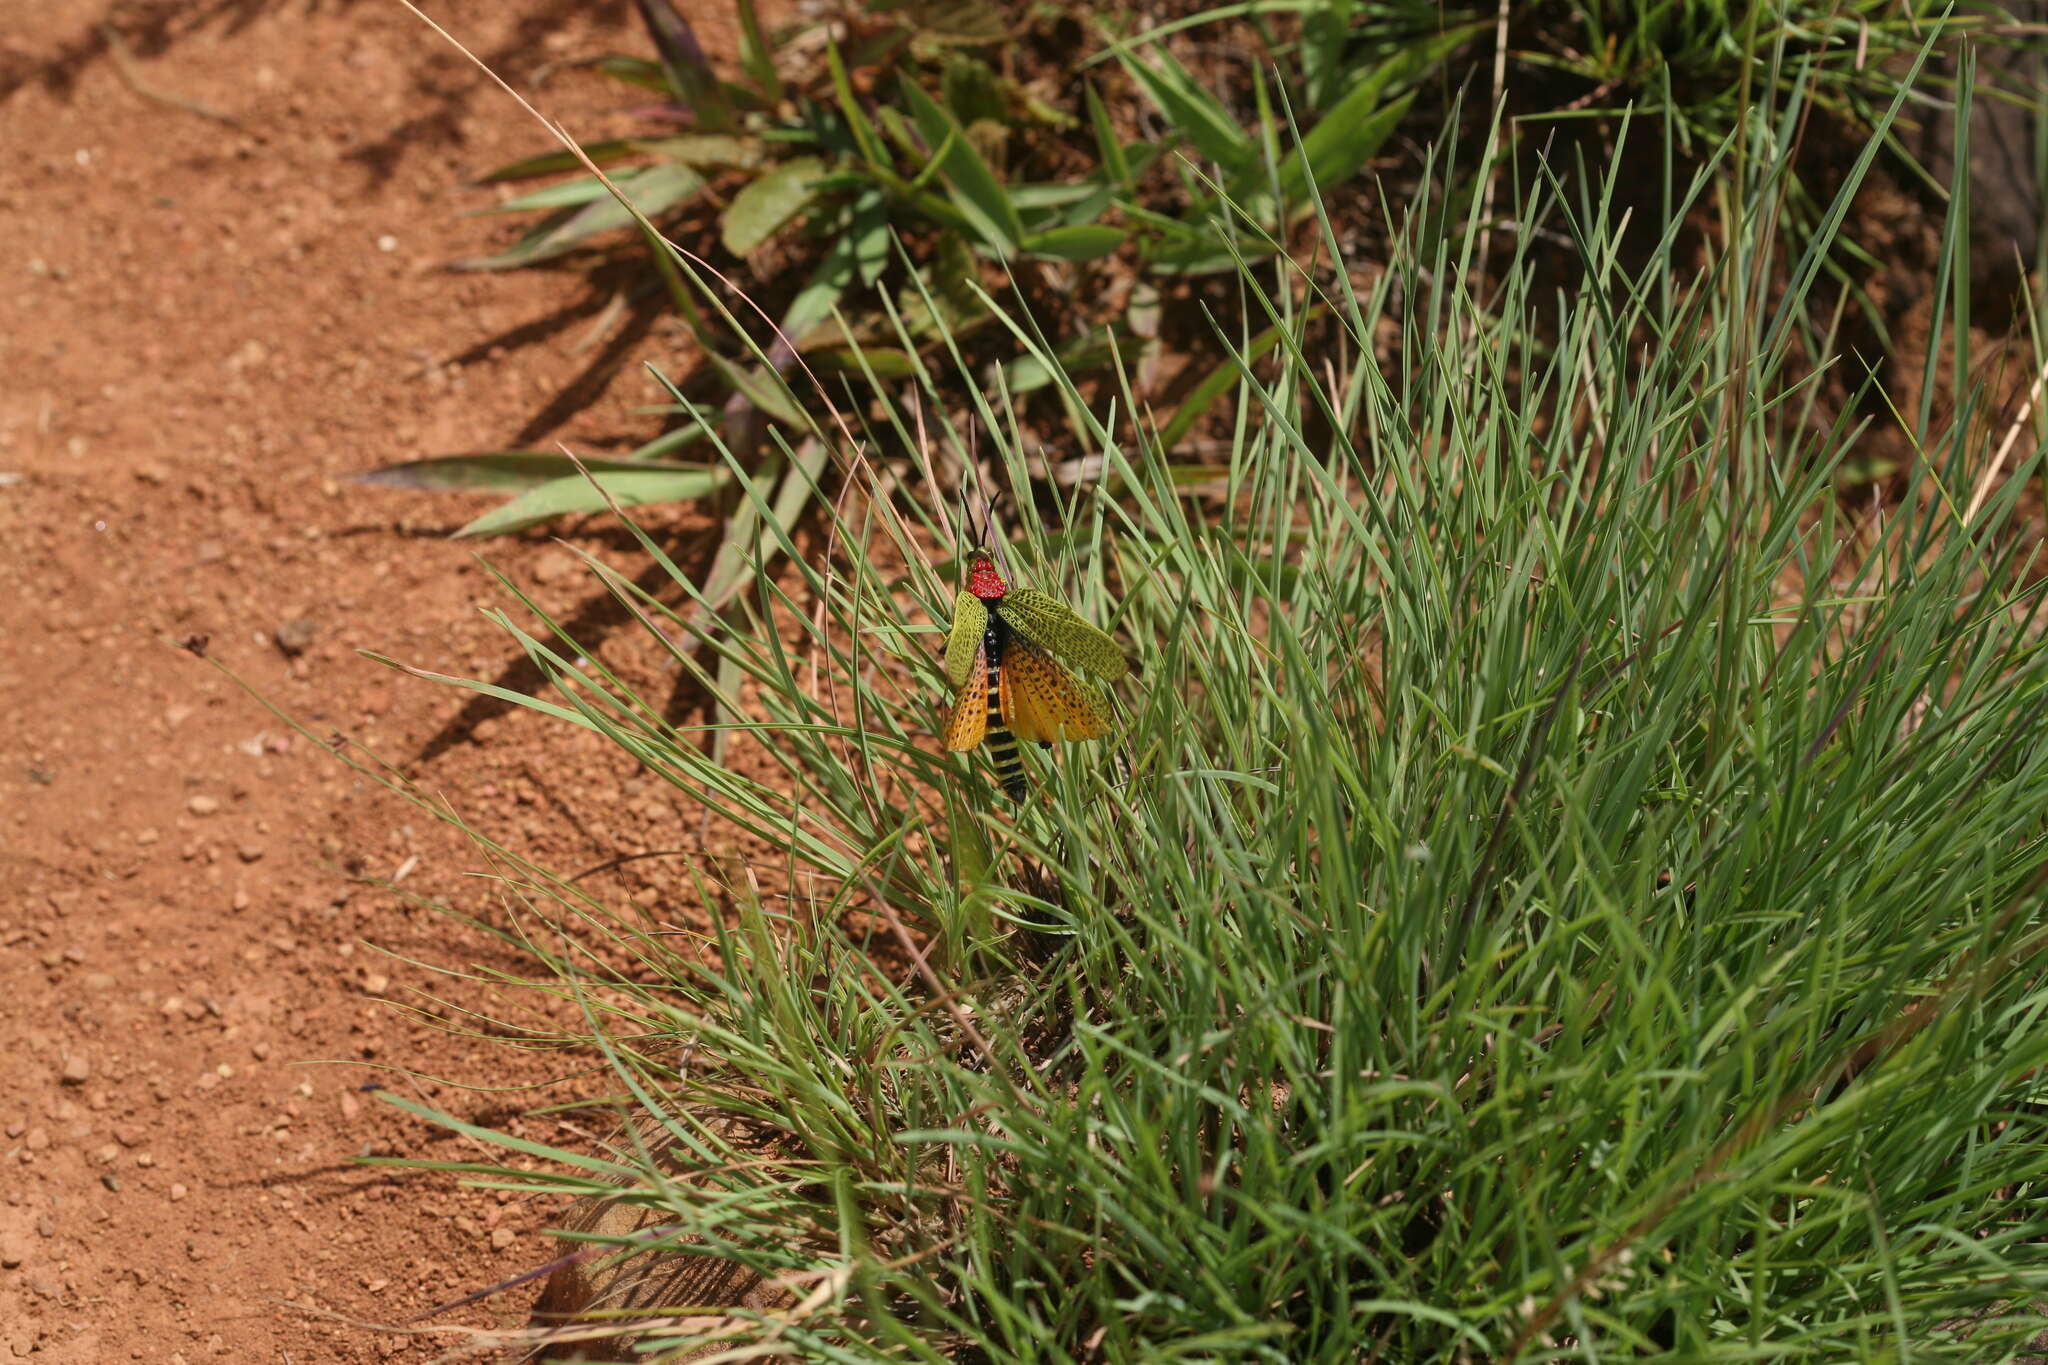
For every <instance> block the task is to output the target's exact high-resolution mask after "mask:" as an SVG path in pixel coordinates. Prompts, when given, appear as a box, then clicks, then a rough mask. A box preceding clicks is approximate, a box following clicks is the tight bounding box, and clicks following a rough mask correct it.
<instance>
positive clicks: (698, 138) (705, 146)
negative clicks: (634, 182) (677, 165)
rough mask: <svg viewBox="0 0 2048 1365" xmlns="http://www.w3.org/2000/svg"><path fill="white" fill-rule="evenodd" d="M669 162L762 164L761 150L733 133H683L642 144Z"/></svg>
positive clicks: (715, 164) (729, 164)
mask: <svg viewBox="0 0 2048 1365" xmlns="http://www.w3.org/2000/svg"><path fill="white" fill-rule="evenodd" d="M640 145H641V146H642V147H644V148H645V149H646V150H647V151H649V152H652V153H654V154H655V155H657V156H659V157H661V158H662V159H663V160H665V161H680V162H682V163H683V164H684V165H685V166H743V167H744V166H755V165H758V164H760V161H761V147H760V144H759V143H757V142H753V141H750V140H748V139H747V138H743V137H734V136H733V135H732V134H730V133H682V134H679V135H677V136H675V137H663V138H655V139H652V140H651V141H648V142H643V143H641V144H640Z"/></svg>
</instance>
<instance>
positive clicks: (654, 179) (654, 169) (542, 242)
mask: <svg viewBox="0 0 2048 1365" xmlns="http://www.w3.org/2000/svg"><path fill="white" fill-rule="evenodd" d="M619 188H620V189H621V190H622V191H624V192H625V193H626V195H627V197H628V198H630V199H631V200H632V201H633V203H634V204H635V205H636V206H637V207H638V208H639V210H640V212H642V213H644V214H646V215H648V216H649V217H653V216H654V215H655V214H658V213H663V212H666V211H667V210H669V209H672V208H674V207H675V206H676V205H677V204H680V203H682V202H683V201H684V200H686V199H688V198H690V197H691V196H692V195H694V194H696V193H697V192H698V191H700V190H702V189H703V188H704V177H703V176H701V175H698V174H697V173H696V172H695V171H693V170H691V169H690V168H689V167H688V166H681V165H676V164H674V163H670V164H667V165H661V166H650V167H648V168H647V170H645V171H643V172H642V173H641V174H639V175H636V176H634V177H633V178H632V179H631V180H630V181H627V182H626V183H625V184H622V185H620V186H619ZM633 225H634V218H633V215H632V212H631V211H630V210H628V209H627V208H626V206H625V205H624V204H622V203H620V202H619V201H618V200H617V199H616V198H613V197H612V196H610V195H607V196H606V197H605V198H603V199H602V200H599V201H597V202H595V203H591V204H587V205H585V206H584V207H582V208H580V209H577V210H575V211H574V212H570V213H568V215H567V216H566V217H564V216H560V215H557V216H556V217H553V218H550V219H547V220H545V221H543V222H542V223H540V224H539V225H537V226H536V227H535V228H534V229H533V230H531V231H529V232H528V233H527V234H526V235H525V236H524V237H521V238H520V239H519V241H518V242H516V243H514V244H513V245H512V246H511V247H509V248H507V249H506V250H504V251H501V252H498V253H497V254H496V255H493V256H481V257H475V258H472V259H470V260H464V261H457V262H456V263H455V268H456V269H458V270H511V269H515V268H517V267H519V266H523V265H532V264H534V263H535V262H536V261H544V260H547V259H548V258H549V257H552V256H559V255H561V254H562V253H563V252H565V251H569V250H572V249H574V248H575V247H576V246H578V245H580V244H581V243H582V242H583V241H584V240H585V239H586V238H589V237H594V236H596V235H597V234H599V233H601V232H609V231H611V230H612V229H614V228H622V227H631V226H633Z"/></svg>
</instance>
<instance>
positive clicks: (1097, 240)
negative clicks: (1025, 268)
mask: <svg viewBox="0 0 2048 1365" xmlns="http://www.w3.org/2000/svg"><path fill="white" fill-rule="evenodd" d="M1129 235H1130V234H1129V233H1127V232H1125V231H1124V230H1123V229H1122V228H1113V227H1099V226H1094V225H1082V226H1077V227H1057V228H1052V229H1049V230H1048V231H1045V232H1038V233H1033V234H1032V235H1031V236H1029V237H1026V238H1025V239H1024V240H1023V241H1022V242H1020V243H1019V244H1018V245H1019V246H1021V247H1022V248H1023V249H1024V250H1025V251H1026V252H1029V253H1030V254H1031V255H1034V256H1051V257H1053V258H1055V259H1057V260H1062V261H1094V260H1099V259H1101V258H1102V257H1104V256H1107V255H1109V254H1110V253H1112V252H1114V251H1115V250H1116V249H1117V248H1118V247H1120V246H1122V245H1123V244H1124V239H1125V238H1126V237H1128V236H1129Z"/></svg>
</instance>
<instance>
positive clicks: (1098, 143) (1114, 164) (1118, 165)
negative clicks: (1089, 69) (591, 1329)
mask: <svg viewBox="0 0 2048 1365" xmlns="http://www.w3.org/2000/svg"><path fill="white" fill-rule="evenodd" d="M1081 93H1082V95H1084V96H1085V97H1086V98H1087V101H1088V123H1089V125H1090V126H1091V127H1093V128H1094V129H1095V152H1096V155H1097V156H1099V157H1101V158H1102V169H1103V170H1104V171H1105V172H1107V173H1108V175H1109V178H1110V180H1111V181H1113V182H1114V183H1116V184H1118V185H1128V184H1130V183H1131V161H1130V158H1129V157H1127V156H1125V155H1124V145H1123V143H1122V142H1121V141H1120V140H1119V139H1118V138H1117V135H1116V129H1115V128H1114V127H1113V126H1112V125H1111V124H1110V121H1109V110H1108V109H1107V108H1105V107H1104V106H1103V103H1102V96H1100V95H1098V94H1096V93H1095V82H1093V81H1090V82H1088V83H1087V84H1086V85H1084V86H1082V87H1081Z"/></svg>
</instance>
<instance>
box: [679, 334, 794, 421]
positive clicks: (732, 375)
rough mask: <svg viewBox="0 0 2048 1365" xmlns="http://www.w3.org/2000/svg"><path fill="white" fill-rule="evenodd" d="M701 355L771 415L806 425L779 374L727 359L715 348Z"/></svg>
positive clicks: (728, 382)
mask: <svg viewBox="0 0 2048 1365" xmlns="http://www.w3.org/2000/svg"><path fill="white" fill-rule="evenodd" d="M704 358H705V359H706V360H708V361H710V362H711V367H712V368H713V369H715V370H717V371H718V373H719V374H720V375H722V376H723V377H724V379H725V382H726V383H727V384H728V385H730V386H731V388H732V389H733V391H734V392H735V393H738V394H740V395H741V396H742V397H744V398H745V399H746V400H747V401H748V402H749V403H752V404H753V405H754V406H755V407H757V408H759V409H760V410H761V411H763V412H765V413H767V414H768V415H769V416H770V417H773V418H774V419H775V420H776V421H778V422H781V423H784V424H785V425H787V426H792V427H797V428H799V429H801V428H804V427H808V426H809V425H810V423H809V422H808V421H806V420H805V418H804V413H803V409H802V408H800V407H798V406H797V402H796V398H795V397H794V396H793V395H792V394H791V393H790V391H789V386H788V385H786V384H784V383H783V382H782V380H781V379H780V378H778V377H777V376H775V375H773V374H770V373H769V372H768V370H767V369H766V367H756V368H754V369H748V368H746V367H744V366H741V365H737V364H735V363H734V362H732V361H730V360H727V359H726V358H725V357H724V356H722V355H720V354H718V353H717V352H716V351H706V352H704Z"/></svg>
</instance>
